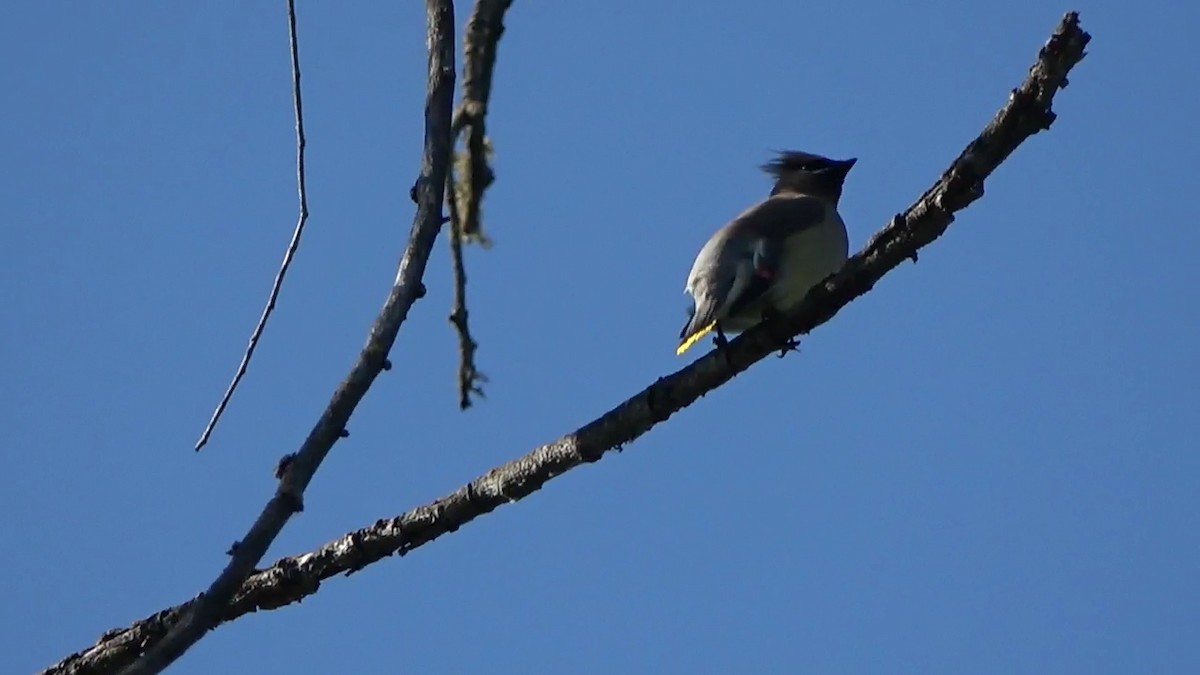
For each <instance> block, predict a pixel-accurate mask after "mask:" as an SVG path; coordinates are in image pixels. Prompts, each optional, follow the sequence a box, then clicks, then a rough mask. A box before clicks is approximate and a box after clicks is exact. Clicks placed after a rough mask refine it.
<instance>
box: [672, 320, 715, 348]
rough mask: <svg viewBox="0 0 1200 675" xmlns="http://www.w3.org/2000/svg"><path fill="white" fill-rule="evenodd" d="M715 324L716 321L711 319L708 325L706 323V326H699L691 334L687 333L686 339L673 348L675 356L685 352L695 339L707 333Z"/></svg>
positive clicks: (694, 342)
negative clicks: (698, 328)
mask: <svg viewBox="0 0 1200 675" xmlns="http://www.w3.org/2000/svg"><path fill="white" fill-rule="evenodd" d="M716 325H717V322H716V321H713V322H712V323H710V324H708V325H707V326H705V327H704V328H701V329H700V330H698V331H696V332H695V333H692V334H691V335H689V336H688V338H687V339H686V340H684V341H683V342H682V343H681V344H680V345H679V347H678V348H676V349H675V356H680V355H681V354H683V353H684V352H686V351H687V350H688V348H689V347H691V346H692V345H694V344H696V341H697V340H699V339H700V338H702V337H704V336H705V335H708V332H709V331H710V330H712V329H713V327H714V326H716Z"/></svg>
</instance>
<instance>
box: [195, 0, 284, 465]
mask: <svg viewBox="0 0 1200 675" xmlns="http://www.w3.org/2000/svg"><path fill="white" fill-rule="evenodd" d="M288 41H289V42H290V43H291V49H292V108H293V109H294V110H295V114H296V190H297V192H299V193H300V216H299V217H298V218H297V219H296V228H295V229H294V230H293V231H292V240H291V241H290V242H288V247H287V250H286V251H284V253H283V263H282V264H280V266H279V271H278V272H276V273H275V281H274V282H273V283H272V284H271V295H270V296H269V297H268V298H267V306H266V307H264V308H263V311H262V315H260V316H259V317H258V325H256V326H255V327H254V332H253V333H251V334H250V344H248V345H246V353H244V354H242V362H241V363H239V364H238V367H237V372H236V373H234V375H233V380H232V381H231V382H230V383H229V386H228V387H226V388H225V394H224V395H223V396H221V402H220V403H218V404H217V409H216V410H214V411H213V414H212V417H210V418H209V420H208V424H206V425H205V426H204V432H203V433H201V434H200V440H198V441H196V452H200V448H203V447H204V444H205V443H208V438H209V436H212V432H213V429H214V428H216V426H217V421H218V420H220V419H221V415H222V414H223V413H224V412H225V407H226V406H228V405H229V399H231V398H233V391H234V390H235V389H237V386H238V383H240V382H241V381H242V377H243V376H244V375H245V374H246V368H248V367H249V366H250V357H251V356H254V349H255V348H256V347H258V339H259V338H261V337H262V334H263V330H265V329H266V327H267V319H268V318H270V316H271V312H273V311H275V301H276V300H278V299H279V289H280V288H282V287H283V277H284V275H286V274H287V271H288V267H290V266H291V265H292V258H294V257H296V249H298V248H300V237H301V236H303V234H304V224H305V223H307V222H308V191H307V190H306V189H305V187H304V146H305V145H306V143H305V141H304V106H303V105H302V103H301V97H300V49H299V47H298V45H297V42H296V8H295V1H294V0H288Z"/></svg>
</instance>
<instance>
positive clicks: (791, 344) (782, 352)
mask: <svg viewBox="0 0 1200 675" xmlns="http://www.w3.org/2000/svg"><path fill="white" fill-rule="evenodd" d="M798 351H800V341H799V340H797V339H796V338H792V339H791V340H788V341H787V342H785V343H783V346H782V347H780V348H779V354H778V355H777V356H778V357H779V358H781V359H782V358H783V357H785V356H787V353H788V352H798Z"/></svg>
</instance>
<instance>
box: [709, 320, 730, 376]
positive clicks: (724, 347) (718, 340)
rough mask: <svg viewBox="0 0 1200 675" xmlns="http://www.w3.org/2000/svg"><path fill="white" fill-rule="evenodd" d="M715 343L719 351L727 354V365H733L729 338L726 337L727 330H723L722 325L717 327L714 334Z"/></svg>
mask: <svg viewBox="0 0 1200 675" xmlns="http://www.w3.org/2000/svg"><path fill="white" fill-rule="evenodd" d="M713 344H714V345H716V347H717V351H719V352H721V353H722V354H724V355H725V365H727V366H729V367H730V368H732V367H733V361H731V360H730V359H729V338H727V337H725V331H723V330H721V327H720V326H717V328H716V335H714V336H713Z"/></svg>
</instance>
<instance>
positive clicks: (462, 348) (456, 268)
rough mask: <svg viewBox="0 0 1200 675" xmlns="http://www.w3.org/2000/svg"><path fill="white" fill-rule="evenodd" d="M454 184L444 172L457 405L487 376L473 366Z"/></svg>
mask: <svg viewBox="0 0 1200 675" xmlns="http://www.w3.org/2000/svg"><path fill="white" fill-rule="evenodd" d="M455 189H456V185H455V182H454V170H453V169H451V170H450V171H449V172H447V173H446V194H447V195H449V197H450V198H449V199H447V200H446V201H448V202H449V203H450V270H451V272H452V273H453V275H454V306H453V307H452V308H451V310H450V323H452V324H454V329H455V331H456V332H457V333H458V407H459V409H461V410H466V409H467V408H470V407H471V395H472V394H474V395H476V396H483V395H484V393H483V387H482V386H480V385H481V384H482V383H484V382H487V376H486V375H484V374H483V373H481V372H479V370H478V369H476V368H475V350H476V349H477V348H478V347H479V344H478V343H476V342H475V339H474V338H472V337H471V326H470V324H468V323H467V272H466V267H464V265H463V247H462V239H463V237H462V222H463V221H462V217H461V213H460V211H459V209H458V201H457V200H456V199H455V198H454V194H455Z"/></svg>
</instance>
